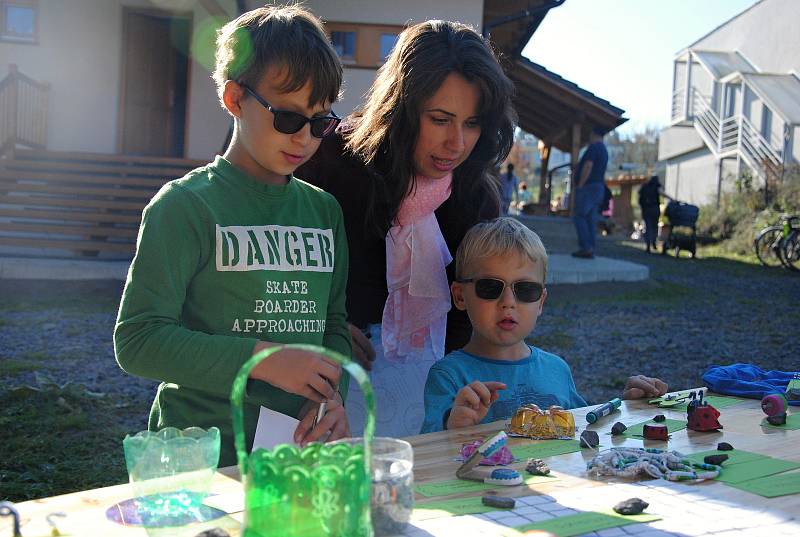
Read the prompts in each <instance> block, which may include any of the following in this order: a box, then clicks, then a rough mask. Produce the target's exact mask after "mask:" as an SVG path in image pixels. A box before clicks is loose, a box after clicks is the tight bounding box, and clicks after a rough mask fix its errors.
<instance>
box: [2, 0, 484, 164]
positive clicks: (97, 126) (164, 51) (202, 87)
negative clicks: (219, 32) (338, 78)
mask: <svg viewBox="0 0 800 537" xmlns="http://www.w3.org/2000/svg"><path fill="white" fill-rule="evenodd" d="M237 3H238V2H236V1H235V0H68V1H67V0H0V80H1V79H3V78H4V77H5V76H6V73H5V71H6V70H7V69H8V66H9V65H15V66H16V68H17V70H18V72H19V73H20V74H21V75H24V76H25V80H28V79H30V81H31V84H25V85H24V88H23V89H20V90H19V94H20V96H15V99H16V100H18V101H19V103H20V104H19V107H20V109H19V112H18V114H19V115H20V119H23V116H31V115H33V116H35V117H33V118H31V117H24V119H26V120H30V121H32V122H33V123H34V124H36V125H41V126H42V129H43V131H44V132H42V133H41V136H38V138H39V140H32V141H33V142H34V144H29V145H40V146H42V147H43V148H46V149H48V150H54V151H71V152H90V153H107V154H129V155H149V156H169V157H186V158H191V159H199V160H208V159H210V158H212V157H213V155H214V154H215V153H216V152H217V151H219V150H220V149H221V148H222V146H223V143H224V142H225V139H226V135H227V132H228V128H229V124H230V122H229V118H228V116H227V114H226V113H225V112H223V110H222V108H221V107H220V105H219V104H218V102H217V96H216V93H215V88H214V84H213V82H212V80H211V78H210V76H211V71H212V70H213V64H214V38H215V34H214V32H215V30H216V28H218V27H219V26H220V25H221V24H223V23H225V22H227V21H228V20H230V19H231V18H233V17H234V16H235V15H236V13H237ZM245 5H246V7H247V8H248V9H249V8H253V7H256V6H257V5H263V1H260V0H259V1H255V0H249V1H247V2H245ZM304 5H305V6H306V7H307V8H308V9H310V10H311V11H312V12H314V13H315V14H316V15H318V16H319V17H321V18H322V19H323V20H325V21H326V25H327V27H328V29H329V31H330V32H331V34H332V38H333V41H334V42H335V43H336V45H337V48H338V49H339V51H340V53H341V55H342V60H343V63H345V64H346V68H345V75H344V78H345V83H344V97H343V100H342V102H340V103H338V104H337V105H336V106H335V107H334V110H335V111H337V113H339V115H340V116H344V115H346V114H348V113H349V112H351V111H352V109H353V108H354V107H355V106H356V105H357V104H358V103H360V102H361V99H362V95H363V93H364V92H365V91H366V90H367V89H368V87H369V85H370V84H371V83H372V80H373V79H374V77H375V71H376V69H377V67H378V66H379V65H380V64H381V63H382V60H383V57H382V56H381V54H384V53H385V52H387V51H388V50H389V49H390V48H391V46H392V45H393V44H394V38H395V37H396V35H397V33H399V32H400V30H402V28H403V27H404V26H405V25H406V24H408V23H414V22H420V21H423V20H426V19H434V18H435V19H449V20H458V21H461V22H464V23H467V24H470V25H472V26H474V27H476V28H478V29H480V27H481V24H482V21H483V16H484V2H483V1H482V0H437V1H436V2H430V1H427V0H403V1H402V2H392V1H389V0H372V1H364V0H335V1H334V0H307V1H306V2H304ZM37 83H44V84H46V85H47V88H46V89H45V88H42V87H41V86H40V85H39V84H37ZM6 86H8V84H7V85H6ZM4 87H5V86H3V85H2V84H0V115H5V116H6V117H5V120H6V121H0V131H2V130H3V128H7V125H6V124H7V123H8V119H9V118H8V116H10V115H12V114H11V113H10V112H9V111H10V110H11V107H10V106H9V108H5V104H4V103H7V102H8V101H10V99H11V96H9V95H6V94H5V93H4V92H3V88H4ZM23 93H24V95H22V94H23ZM4 99H7V100H4ZM23 100H27V102H28V103H29V107H28V108H27V109H25V108H24V103H23V102H22V101H23ZM34 102H35V103H36V104H35V105H33V106H30V104H32V103H34ZM44 103H46V107H45V104H44ZM14 115H16V114H14ZM4 125H5V127H4ZM45 125H46V126H45ZM32 130H35V129H32ZM3 141H4V140H3ZM3 141H0V144H2V142H3ZM0 149H2V148H0Z"/></svg>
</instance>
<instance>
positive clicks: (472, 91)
mask: <svg viewBox="0 0 800 537" xmlns="http://www.w3.org/2000/svg"><path fill="white" fill-rule="evenodd" d="M480 97H481V93H480V88H479V87H478V85H477V84H475V83H474V82H468V81H467V79H466V78H464V77H463V76H461V75H460V74H458V73H450V74H449V75H448V76H447V78H445V79H444V82H442V85H441V86H439V89H438V90H436V93H434V94H433V95H432V96H431V98H430V99H428V100H427V101H425V103H423V105H422V112H421V113H420V118H419V136H418V137H417V145H416V147H415V148H414V171H415V172H416V174H417V175H422V176H425V177H431V178H434V179H441V178H442V177H445V176H446V175H447V174H449V173H450V172H452V171H453V169H455V168H456V167H457V166H458V165H459V164H461V163H462V162H464V161H465V160H466V159H467V157H469V155H470V153H472V149H473V148H474V147H475V144H476V143H478V138H480V136H481V124H480V118H479V111H478V104H479V102H480Z"/></svg>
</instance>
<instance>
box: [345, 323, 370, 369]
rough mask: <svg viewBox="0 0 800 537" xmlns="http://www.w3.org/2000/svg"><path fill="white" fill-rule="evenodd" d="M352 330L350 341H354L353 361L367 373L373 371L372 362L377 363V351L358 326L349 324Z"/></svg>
mask: <svg viewBox="0 0 800 537" xmlns="http://www.w3.org/2000/svg"><path fill="white" fill-rule="evenodd" d="M347 327H348V328H349V329H350V339H352V340H353V360H355V361H356V362H357V363H358V365H360V366H361V367H363V368H364V369H365V370H367V371H372V362H374V361H375V349H374V348H373V347H372V343H370V341H369V339H368V338H367V336H365V335H364V332H362V331H361V329H360V328H358V327H357V326H353V325H352V324H350V323H347Z"/></svg>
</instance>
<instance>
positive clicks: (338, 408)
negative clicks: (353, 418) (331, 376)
mask: <svg viewBox="0 0 800 537" xmlns="http://www.w3.org/2000/svg"><path fill="white" fill-rule="evenodd" d="M318 409H319V404H318V403H314V402H312V401H308V402H306V404H305V405H303V408H302V409H301V410H300V416H301V419H300V423H299V424H298V425H297V429H295V431H294V441H295V442H296V443H298V444H300V445H301V446H305V445H306V444H308V443H309V442H314V441H316V440H322V441H325V442H330V441H333V440H339V439H340V438H347V437H348V436H350V425H349V423H348V422H347V414H345V411H344V406H343V405H342V396H341V395H340V394H339V392H336V397H335V398H334V399H331V400H330V401H328V411H327V412H326V413H325V416H324V417H323V418H322V419H321V420H320V421H319V423H317V426H316V427H314V428H313V429H312V428H311V426H312V424H313V423H314V418H316V416H317V410H318ZM328 433H330V434H328ZM325 436H327V438H324V437H325Z"/></svg>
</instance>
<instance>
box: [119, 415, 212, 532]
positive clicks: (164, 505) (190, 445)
mask: <svg viewBox="0 0 800 537" xmlns="http://www.w3.org/2000/svg"><path fill="white" fill-rule="evenodd" d="M122 446H123V448H124V450H125V465H126V466H127V467H128V476H129V477H130V482H131V485H133V490H134V493H135V494H136V499H137V504H138V506H139V510H140V512H142V515H143V518H144V520H145V521H147V520H151V521H153V522H158V523H159V524H160V523H162V522H163V519H165V518H166V519H169V518H171V517H186V515H187V514H189V515H190V514H191V513H192V512H199V510H200V507H201V505H202V503H203V500H204V499H205V497H206V495H207V494H208V491H209V489H210V488H211V483H212V482H213V480H214V473H215V472H216V470H217V464H218V463H219V446H220V435H219V429H217V428H216V427H211V428H209V429H208V430H205V429H201V428H199V427H189V428H187V429H183V430H180V429H176V428H175V427H167V428H166V429H161V430H160V431H158V432H152V431H141V432H139V433H136V434H135V435H133V436H130V435H128V436H126V437H125V439H124V440H123V441H122Z"/></svg>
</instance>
